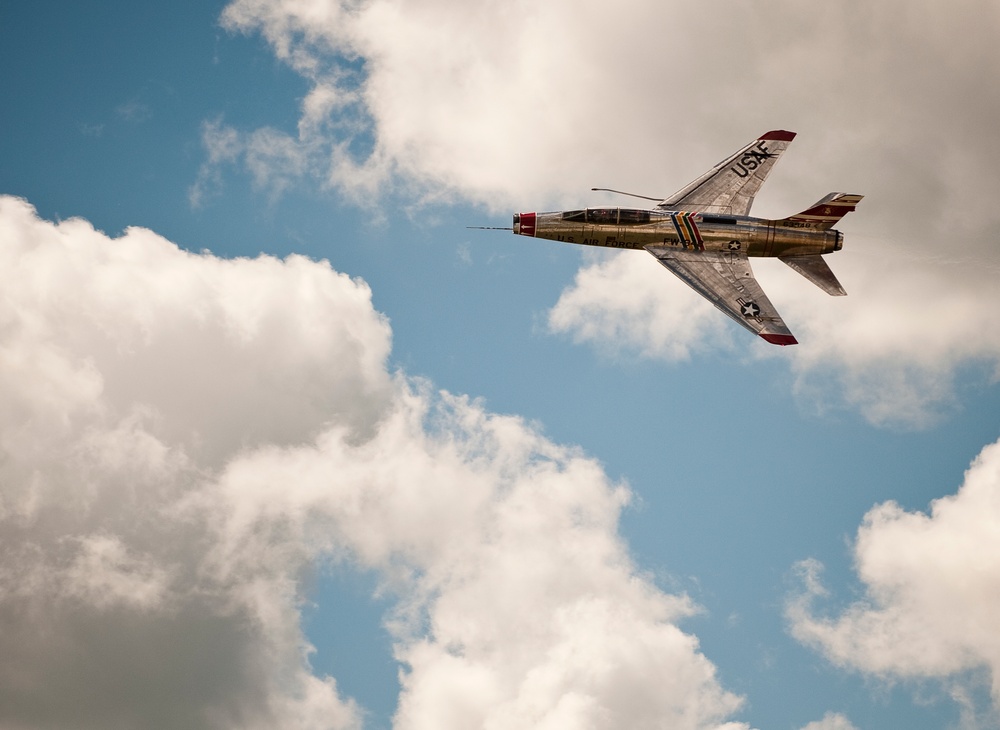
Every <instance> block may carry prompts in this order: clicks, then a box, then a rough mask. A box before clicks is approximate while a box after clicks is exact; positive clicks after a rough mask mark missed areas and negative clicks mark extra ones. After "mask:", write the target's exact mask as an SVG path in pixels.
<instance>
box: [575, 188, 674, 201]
mask: <svg viewBox="0 0 1000 730" xmlns="http://www.w3.org/2000/svg"><path fill="white" fill-rule="evenodd" d="M591 190H592V191H594V192H595V193H614V194H615V195H627V196H629V197H630V198H642V199H643V200H653V201H655V202H657V203H659V202H660V201H661V200H663V198H651V197H649V196H648V195H636V194H635V193H626V192H624V191H621V190H612V189H611V188H591Z"/></svg>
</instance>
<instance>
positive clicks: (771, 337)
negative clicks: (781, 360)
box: [760, 332, 799, 345]
mask: <svg viewBox="0 0 1000 730" xmlns="http://www.w3.org/2000/svg"><path fill="white" fill-rule="evenodd" d="M760 336H761V337H763V338H764V339H765V340H766V341H768V342H770V343H771V344H772V345H797V344H799V341H798V340H796V339H795V337H794V336H793V335H776V334H773V333H770V332H761V333H760Z"/></svg>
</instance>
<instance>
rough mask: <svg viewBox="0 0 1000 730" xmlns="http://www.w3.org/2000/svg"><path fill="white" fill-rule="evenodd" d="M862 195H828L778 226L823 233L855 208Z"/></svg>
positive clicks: (779, 222)
mask: <svg viewBox="0 0 1000 730" xmlns="http://www.w3.org/2000/svg"><path fill="white" fill-rule="evenodd" d="M863 197H865V196H864V195H848V194H847V193H830V194H829V195H827V196H826V197H825V198H823V199H822V200H820V201H818V202H817V203H814V204H813V205H811V206H809V207H808V208H806V209H805V210H804V211H802V212H801V213H799V214H797V215H793V216H789V217H788V218H784V219H782V220H780V221H775V223H776V224H778V225H785V226H791V227H794V228H816V229H818V230H821V231H825V230H826V229H827V228H832V227H833V226H834V224H835V223H836V222H837V221H839V220H840V219H841V218H843V217H844V216H845V215H847V214H848V213H850V212H851V211H852V210H854V209H855V207H857V205H858V202H859V201H860V200H861V199H862V198H863Z"/></svg>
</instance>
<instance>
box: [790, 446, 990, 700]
mask: <svg viewBox="0 0 1000 730" xmlns="http://www.w3.org/2000/svg"><path fill="white" fill-rule="evenodd" d="M854 558H855V562H856V566H857V571H858V577H859V578H860V579H861V581H862V582H863V583H864V586H865V592H866V595H865V598H864V599H863V600H860V601H858V602H856V603H854V604H852V605H851V606H849V607H848V608H847V609H845V610H844V611H843V612H842V613H841V614H840V615H839V616H835V617H824V616H821V615H817V614H816V613H815V610H814V602H815V599H816V598H818V597H821V596H823V595H825V594H826V591H825V589H824V588H823V586H822V585H821V584H820V582H819V570H820V568H821V566H820V565H819V564H818V563H816V562H815V561H806V562H804V563H802V564H801V566H800V567H801V570H802V574H803V577H804V581H805V586H804V591H803V592H802V594H801V595H799V596H797V597H795V598H794V600H792V601H791V602H790V603H789V605H788V608H787V614H788V618H789V620H790V622H791V628H792V633H793V635H794V636H795V637H796V638H798V639H799V640H800V641H802V642H805V643H807V644H809V645H811V646H813V647H816V648H817V649H819V650H820V651H822V652H823V653H824V654H825V655H826V656H827V657H828V658H829V659H830V660H831V661H833V662H834V663H836V664H838V665H841V666H845V667H852V668H855V669H858V670H860V671H862V672H866V673H870V674H873V675H876V676H879V677H885V678H921V677H929V678H955V677H956V676H957V675H960V674H962V673H966V672H970V671H972V670H982V669H986V670H988V672H989V673H990V675H991V676H992V694H993V700H994V704H995V705H997V706H998V707H1000V637H998V633H997V631H996V617H997V616H998V615H1000V442H997V443H995V444H992V445H990V446H987V447H986V448H985V449H983V451H982V453H981V454H980V455H979V457H978V458H977V459H976V460H975V461H974V462H973V464H972V466H971V467H970V468H969V470H968V471H967V472H966V475H965V482H964V484H963V485H962V487H961V488H960V489H959V491H958V493H957V494H955V495H952V496H948V497H943V498H941V499H938V500H935V501H934V502H933V503H932V504H931V510H930V514H924V513H921V512H907V511H905V510H903V509H902V508H900V507H899V506H898V505H897V504H895V503H894V502H886V503H884V504H881V505H878V506H876V507H874V508H873V509H872V510H871V511H870V512H869V513H868V514H867V515H866V516H865V519H864V523H863V524H862V526H861V527H860V529H859V530H858V537H857V541H856V543H855V546H854Z"/></svg>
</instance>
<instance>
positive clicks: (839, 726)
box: [802, 712, 857, 730]
mask: <svg viewBox="0 0 1000 730" xmlns="http://www.w3.org/2000/svg"><path fill="white" fill-rule="evenodd" d="M802 730H857V728H856V727H854V725H853V724H852V723H851V721H850V720H848V719H847V718H846V717H844V716H843V715H841V714H840V713H839V712H828V713H826V714H825V715H823V719H822V720H816V721H815V722H810V723H809V724H808V725H806V726H805V727H803V728H802Z"/></svg>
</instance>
